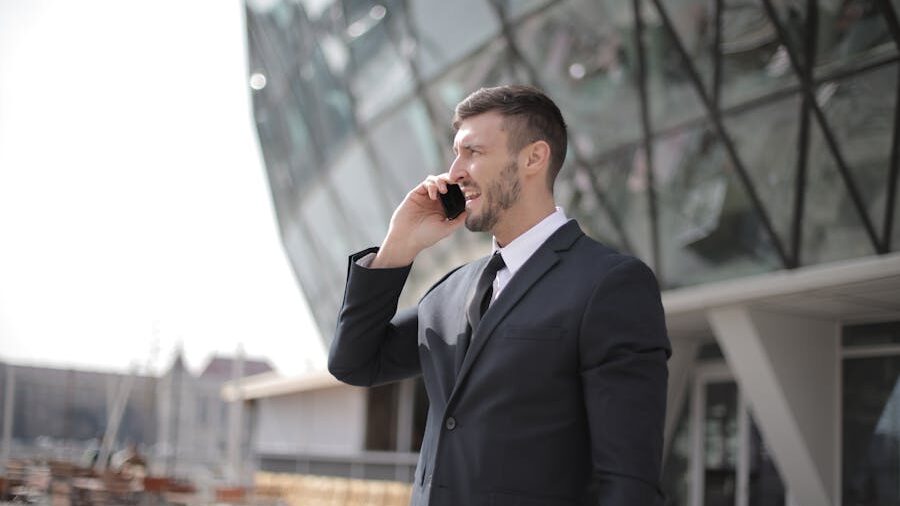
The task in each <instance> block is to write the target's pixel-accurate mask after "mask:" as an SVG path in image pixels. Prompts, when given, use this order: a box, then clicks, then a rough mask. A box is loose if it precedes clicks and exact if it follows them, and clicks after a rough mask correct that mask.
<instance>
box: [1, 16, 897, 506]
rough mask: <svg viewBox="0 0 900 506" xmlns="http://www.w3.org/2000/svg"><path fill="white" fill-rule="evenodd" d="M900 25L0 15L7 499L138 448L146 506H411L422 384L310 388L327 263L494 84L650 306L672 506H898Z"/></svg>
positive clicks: (443, 252) (366, 228) (338, 264)
mask: <svg viewBox="0 0 900 506" xmlns="http://www.w3.org/2000/svg"><path fill="white" fill-rule="evenodd" d="M898 9H900V2H898V1H896V0H632V1H631V2H625V1H614V0H607V1H599V0H460V1H455V2H442V1H436V0H392V1H381V2H366V1H358V0H344V1H332V0H246V1H244V2H226V1H221V0H220V1H214V2H213V1H210V2H199V1H196V2H188V3H174V2H173V3H166V2H154V3H153V4H152V5H149V4H140V5H139V4H135V3H126V2H80V3H77V4H72V3H63V2H49V1H46V2H39V1H36V2H24V1H15V0H0V241H2V243H0V359H2V360H3V364H2V366H0V367H2V370H0V373H2V374H0V381H2V383H0V385H2V390H0V392H2V393H3V395H4V397H3V399H4V402H3V403H2V406H0V409H3V411H2V413H3V414H4V436H5V437H4V446H3V449H4V450H3V451H4V453H3V458H5V459H6V460H5V462H8V464H7V465H6V468H7V471H6V474H7V476H8V477H9V478H10V480H11V481H15V480H19V481H18V482H16V483H17V486H19V487H24V488H20V489H18V490H25V491H27V490H39V489H40V487H39V486H36V485H34V484H32V485H31V488H29V486H28V485H27V480H25V481H23V479H24V478H23V477H24V476H27V475H29V473H30V475H32V476H34V475H41V474H40V473H44V474H43V475H41V476H44V477H45V478H46V479H45V481H46V482H47V483H49V484H48V485H47V486H46V487H45V488H44V490H52V489H53V487H52V484H53V483H56V482H57V481H59V482H60V483H63V482H65V480H64V479H62V478H60V479H57V478H56V477H58V476H62V477H66V476H69V477H71V476H77V477H78V478H85V477H84V476H80V474H79V473H82V474H84V467H85V466H87V467H92V468H93V469H94V471H93V474H94V475H96V474H97V472H96V470H97V469H98V468H103V467H105V465H106V464H104V463H103V462H104V456H105V455H107V454H113V453H114V451H118V452H125V453H122V454H121V455H122V456H123V458H124V460H127V458H128V456H129V455H131V453H129V451H130V450H129V443H134V444H135V445H137V447H136V448H137V449H138V450H139V451H140V452H141V455H142V456H143V458H145V459H146V465H145V466H144V467H145V468H146V470H147V476H150V477H163V478H165V479H166V480H169V481H166V483H168V485H166V486H163V487H161V488H162V489H167V492H166V494H168V495H166V494H163V493H162V492H160V494H159V495H158V496H157V498H158V499H160V500H164V501H168V502H174V501H176V500H180V499H179V498H181V497H183V496H181V495H173V494H180V493H184V494H188V495H190V494H191V493H193V494H194V495H195V496H198V497H205V498H207V499H208V498H211V497H213V495H212V494H213V493H216V494H220V493H221V494H225V495H227V493H226V492H228V491H229V490H231V489H229V487H232V488H234V487H237V488H236V489H235V490H231V492H233V493H234V494H236V495H235V496H233V497H232V496H229V497H231V499H233V500H236V501H237V500H242V501H251V500H258V501H265V500H272V501H283V502H291V503H292V504H293V503H296V504H326V503H325V502H315V501H318V500H322V501H324V500H325V499H323V498H325V497H327V498H329V499H328V500H333V501H335V502H328V503H327V504H345V503H346V504H351V503H352V504H395V503H396V504H405V502H406V501H407V500H408V491H409V483H410V482H411V481H412V480H414V479H415V476H414V470H415V464H416V461H417V458H418V454H417V450H418V448H419V444H420V441H421V437H422V433H423V431H424V425H425V410H426V408H427V398H426V396H425V393H424V389H423V386H422V383H421V381H419V380H417V379H411V380H407V381H404V382H400V383H397V384H392V385H385V386H382V387H377V388H374V389H368V390H364V389H358V388H354V387H349V386H345V385H340V384H338V383H337V382H336V381H335V380H334V379H333V378H331V377H330V376H329V375H328V374H327V373H326V372H323V364H324V350H325V349H327V345H328V344H329V342H330V339H331V331H332V329H333V327H334V323H335V318H336V315H337V310H338V308H339V305H340V302H341V296H342V293H343V283H344V276H345V270H346V258H347V255H348V254H349V253H351V252H353V251H356V250H359V249H362V248H365V247H368V246H371V245H376V244H378V243H379V242H380V240H381V238H382V236H383V234H384V232H385V231H386V228H387V224H388V220H389V218H390V215H391V212H392V210H393V208H394V206H396V204H397V203H398V202H399V201H400V199H401V198H402V196H403V195H404V194H405V193H406V191H408V189H409V188H410V187H412V186H413V185H414V184H416V183H417V182H419V181H420V180H421V179H422V178H423V177H424V176H425V175H427V174H430V173H438V172H443V171H444V170H445V167H447V166H448V163H449V161H450V150H449V145H450V139H451V138H452V131H451V127H450V121H449V120H450V116H451V114H452V110H453V107H454V106H455V104H456V103H457V102H458V101H459V100H461V99H462V98H464V97H465V96H466V95H468V94H469V93H470V92H471V91H474V90H475V89H477V88H479V87H481V86H491V85H497V84H503V83H512V82H517V83H529V84H534V85H537V86H539V87H542V88H543V89H545V90H546V91H547V92H548V94H549V95H550V96H551V97H553V98H554V100H556V101H557V103H558V104H559V106H560V108H561V109H562V111H563V114H564V115H565V117H566V119H567V122H568V123H569V128H570V146H569V154H568V157H567V162H566V165H565V167H564V169H563V171H562V173H561V175H560V180H559V181H558V183H557V188H556V193H557V195H556V196H557V202H558V203H559V204H560V205H561V206H562V207H563V208H564V209H565V211H566V213H567V214H568V215H569V216H571V217H574V218H577V219H578V220H579V223H580V224H581V226H582V228H583V229H584V230H585V232H586V233H588V234H589V235H591V236H592V237H594V238H596V239H598V240H600V241H602V242H604V243H606V244H609V245H611V246H613V247H616V248H618V249H620V250H622V251H626V252H629V253H631V254H634V255H636V256H638V257H640V258H641V259H643V260H644V261H645V262H647V264H648V265H650V266H651V267H652V268H653V269H654V271H655V272H656V275H657V277H658V279H659V282H660V285H661V288H662V289H663V303H664V306H665V309H666V313H667V322H668V327H669V333H670V337H671V339H672V343H673V348H674V354H673V357H672V359H671V360H670V363H669V368H670V381H669V393H668V401H669V409H668V416H667V420H666V447H665V462H664V467H665V471H664V476H663V483H664V491H665V492H666V494H667V504H671V505H684V506H688V505H690V506H701V505H705V506H718V505H736V506H751V505H753V506H755V505H760V506H762V505H794V506H799V505H804V506H805V505H810V506H819V505H824V504H833V505H837V504H846V505H873V506H874V505H896V504H900V393H898V392H900V389H898V388H897V386H898V379H900V254H898V253H897V251H898V249H900V247H898V240H900V226H898V225H897V221H898V216H897V213H898V211H897V207H898V206H897V203H896V196H897V186H898V183H897V179H898V148H900V141H898V135H900V129H898V127H900V115H898V111H900V108H898V94H900V86H898V73H900V65H898V61H900V53H898V47H900V22H898ZM488 250H489V242H488V238H487V237H484V236H481V235H476V234H471V233H467V232H460V233H458V234H456V235H455V236H454V237H453V238H452V239H451V240H448V241H444V242H442V243H441V244H439V245H438V246H436V247H434V248H431V249H430V250H429V251H428V252H427V253H425V254H423V255H421V256H420V258H418V259H417V261H416V263H415V265H414V269H413V273H412V275H411V278H410V282H409V283H408V284H407V287H406V291H405V292H404V296H403V302H404V303H406V304H413V303H415V301H416V300H417V298H418V297H419V296H420V295H421V294H422V293H423V292H424V290H426V289H427V287H428V286H430V284H431V283H433V282H434V281H436V280H437V279H439V278H440V276H441V275H442V274H443V273H445V272H446V271H447V270H449V269H450V268H452V267H454V266H456V265H459V264H460V263H462V262H465V261H468V260H470V259H473V258H476V257H478V256H480V255H482V254H484V253H485V252H487V251H488ZM91 452H93V453H91ZM132 453H133V452H132ZM95 455H96V457H95ZM79 459H80V460H79ZM75 461H78V462H79V464H78V465H79V466H81V467H78V468H72V467H66V465H64V463H66V462H69V463H72V462H75ZM98 462H99V464H98ZM72 465H74V464H72ZM110 466H111V467H114V466H112V461H110ZM120 467H121V466H120ZM79 469H81V470H79ZM87 474H91V473H87ZM88 478H89V477H88ZM93 479H99V478H96V477H94V478H93ZM20 482H21V483H20ZM23 483H24V484H23ZM65 483H67V484H68V486H69V487H70V488H69V489H68V494H67V497H70V498H72V497H74V498H75V499H76V500H78V499H79V498H80V497H81V496H79V495H77V494H78V493H80V492H78V490H80V489H79V487H80V486H81V485H84V484H85V483H84V482H71V481H69V482H65ZM73 483H75V484H76V485H79V486H75V485H73ZM104 483H106V484H107V485H108V487H107V488H110V487H112V485H110V483H112V482H111V481H107V482H104ZM130 483H131V482H130ZM186 483H187V484H190V486H186V485H185V484H186ZM173 484H174V485H173ZM179 484H180V485H179ZM170 485H171V486H170ZM181 485H185V486H183V487H182V489H186V490H187V491H185V490H182V489H179V486H181ZM155 486H156V485H154V482H152V481H151V482H147V481H146V480H144V482H143V483H142V484H141V487H142V490H144V491H148V490H151V489H153V487H155ZM61 490H64V489H61ZM190 490H193V492H190ZM73 491H74V492H73ZM223 491H224V492H223ZM23 493H24V492H23ZM34 494H35V497H37V496H38V495H39V494H38V492H34ZM203 494H206V495H203ZM221 494H220V495H221ZM58 495H59V494H58ZM62 495H66V494H62ZM97 497H101V499H102V497H107V498H108V497H109V496H100V495H98V496H96V497H94V499H95V500H101V499H97ZM129 497H131V498H132V499H133V496H129ZM215 497H216V498H217V499H223V500H224V496H222V497H220V496H219V495H216V496H215ZM231 499H229V500H231ZM341 501H343V502H341ZM353 501H357V502H353Z"/></svg>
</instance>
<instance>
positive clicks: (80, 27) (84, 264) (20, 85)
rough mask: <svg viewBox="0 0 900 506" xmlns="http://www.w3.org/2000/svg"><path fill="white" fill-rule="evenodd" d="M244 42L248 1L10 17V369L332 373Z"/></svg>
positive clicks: (5, 337)
mask: <svg viewBox="0 0 900 506" xmlns="http://www.w3.org/2000/svg"><path fill="white" fill-rule="evenodd" d="M245 36H246V32H245V27H244V13H243V4H242V2H240V1H236V0H191V1H188V2H184V1H175V0H154V1H152V2H151V1H143V2H135V1H123V0H108V1H101V0H79V1H77V2H72V1H67V0H0V360H2V361H8V362H12V363H16V364H32V365H37V364H40V365H52V366H63V367H76V368H84V369H96V370H106V371H123V372H124V371H130V370H133V369H137V370H140V371H142V372H143V371H147V372H159V371H160V370H162V369H163V368H165V367H168V365H170V364H171V362H172V360H173V357H174V355H175V353H176V350H177V349H178V348H179V346H180V347H182V348H183V350H184V354H185V358H186V361H187V364H188V367H189V368H191V369H192V370H194V371H195V372H199V370H200V368H201V367H202V366H203V365H204V364H205V363H206V361H207V360H208V359H209V358H210V356H211V354H213V353H220V354H234V353H235V351H236V349H237V348H238V346H242V347H243V349H244V351H245V353H246V354H247V356H249V357H251V358H265V359H268V360H269V361H270V362H271V363H272V364H273V365H274V366H275V368H276V369H277V370H278V371H279V372H281V373H282V374H285V375H296V374H302V373H303V372H305V371H307V370H310V369H318V368H321V367H323V365H324V350H323V345H322V343H321V338H320V336H319V334H318V331H317V330H316V328H315V325H314V324H313V321H312V317H311V316H310V312H309V309H308V307H307V304H306V301H305V299H304V297H303V295H302V292H301V291H300V289H299V287H298V285H297V283H296V280H295V277H294V275H293V273H292V271H291V268H290V266H289V264H288V261H287V259H286V257H285V254H284V251H283V249H282V246H281V242H280V238H279V235H278V227H277V223H276V219H275V215H274V209H273V206H272V202H271V196H270V192H269V187H268V180H267V179H266V177H265V169H264V167H263V164H262V159H261V155H260V152H259V146H258V141H257V137H256V132H255V127H254V125H253V120H252V111H251V104H250V91H251V90H250V88H249V86H248V78H247V75H248V72H247V54H246V51H247V49H246V40H245Z"/></svg>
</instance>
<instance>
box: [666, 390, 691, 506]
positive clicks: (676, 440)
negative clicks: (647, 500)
mask: <svg viewBox="0 0 900 506" xmlns="http://www.w3.org/2000/svg"><path fill="white" fill-rule="evenodd" d="M690 406H691V400H690V396H686V398H685V402H684V404H683V405H682V406H681V415H680V416H679V417H678V426H677V427H676V428H675V433H674V434H673V436H672V440H671V441H669V442H667V444H668V449H667V453H666V461H665V463H664V465H663V475H662V490H663V493H665V495H666V506H688V490H689V487H690V481H691V475H690V472H689V470H690V462H691V430H690V427H691V409H690Z"/></svg>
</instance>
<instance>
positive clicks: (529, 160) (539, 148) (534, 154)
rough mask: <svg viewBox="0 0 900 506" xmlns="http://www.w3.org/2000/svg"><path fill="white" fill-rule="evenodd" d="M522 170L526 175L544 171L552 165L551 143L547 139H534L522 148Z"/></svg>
mask: <svg viewBox="0 0 900 506" xmlns="http://www.w3.org/2000/svg"><path fill="white" fill-rule="evenodd" d="M521 156H522V163H521V166H522V170H524V171H525V174H526V175H533V174H536V173H538V172H541V171H543V172H544V173H546V171H547V167H548V166H549V165H550V145H549V144H547V141H543V140H540V141H534V142H532V143H531V144H529V145H527V146H525V147H524V148H523V149H522V154H521Z"/></svg>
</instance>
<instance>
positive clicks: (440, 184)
mask: <svg viewBox="0 0 900 506" xmlns="http://www.w3.org/2000/svg"><path fill="white" fill-rule="evenodd" d="M422 184H423V185H424V186H425V189H426V190H427V191H428V197H429V198H430V199H431V200H437V198H438V194H439V193H447V174H439V175H436V176H433V175H432V176H428V177H426V178H425V181H423V182H422Z"/></svg>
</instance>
